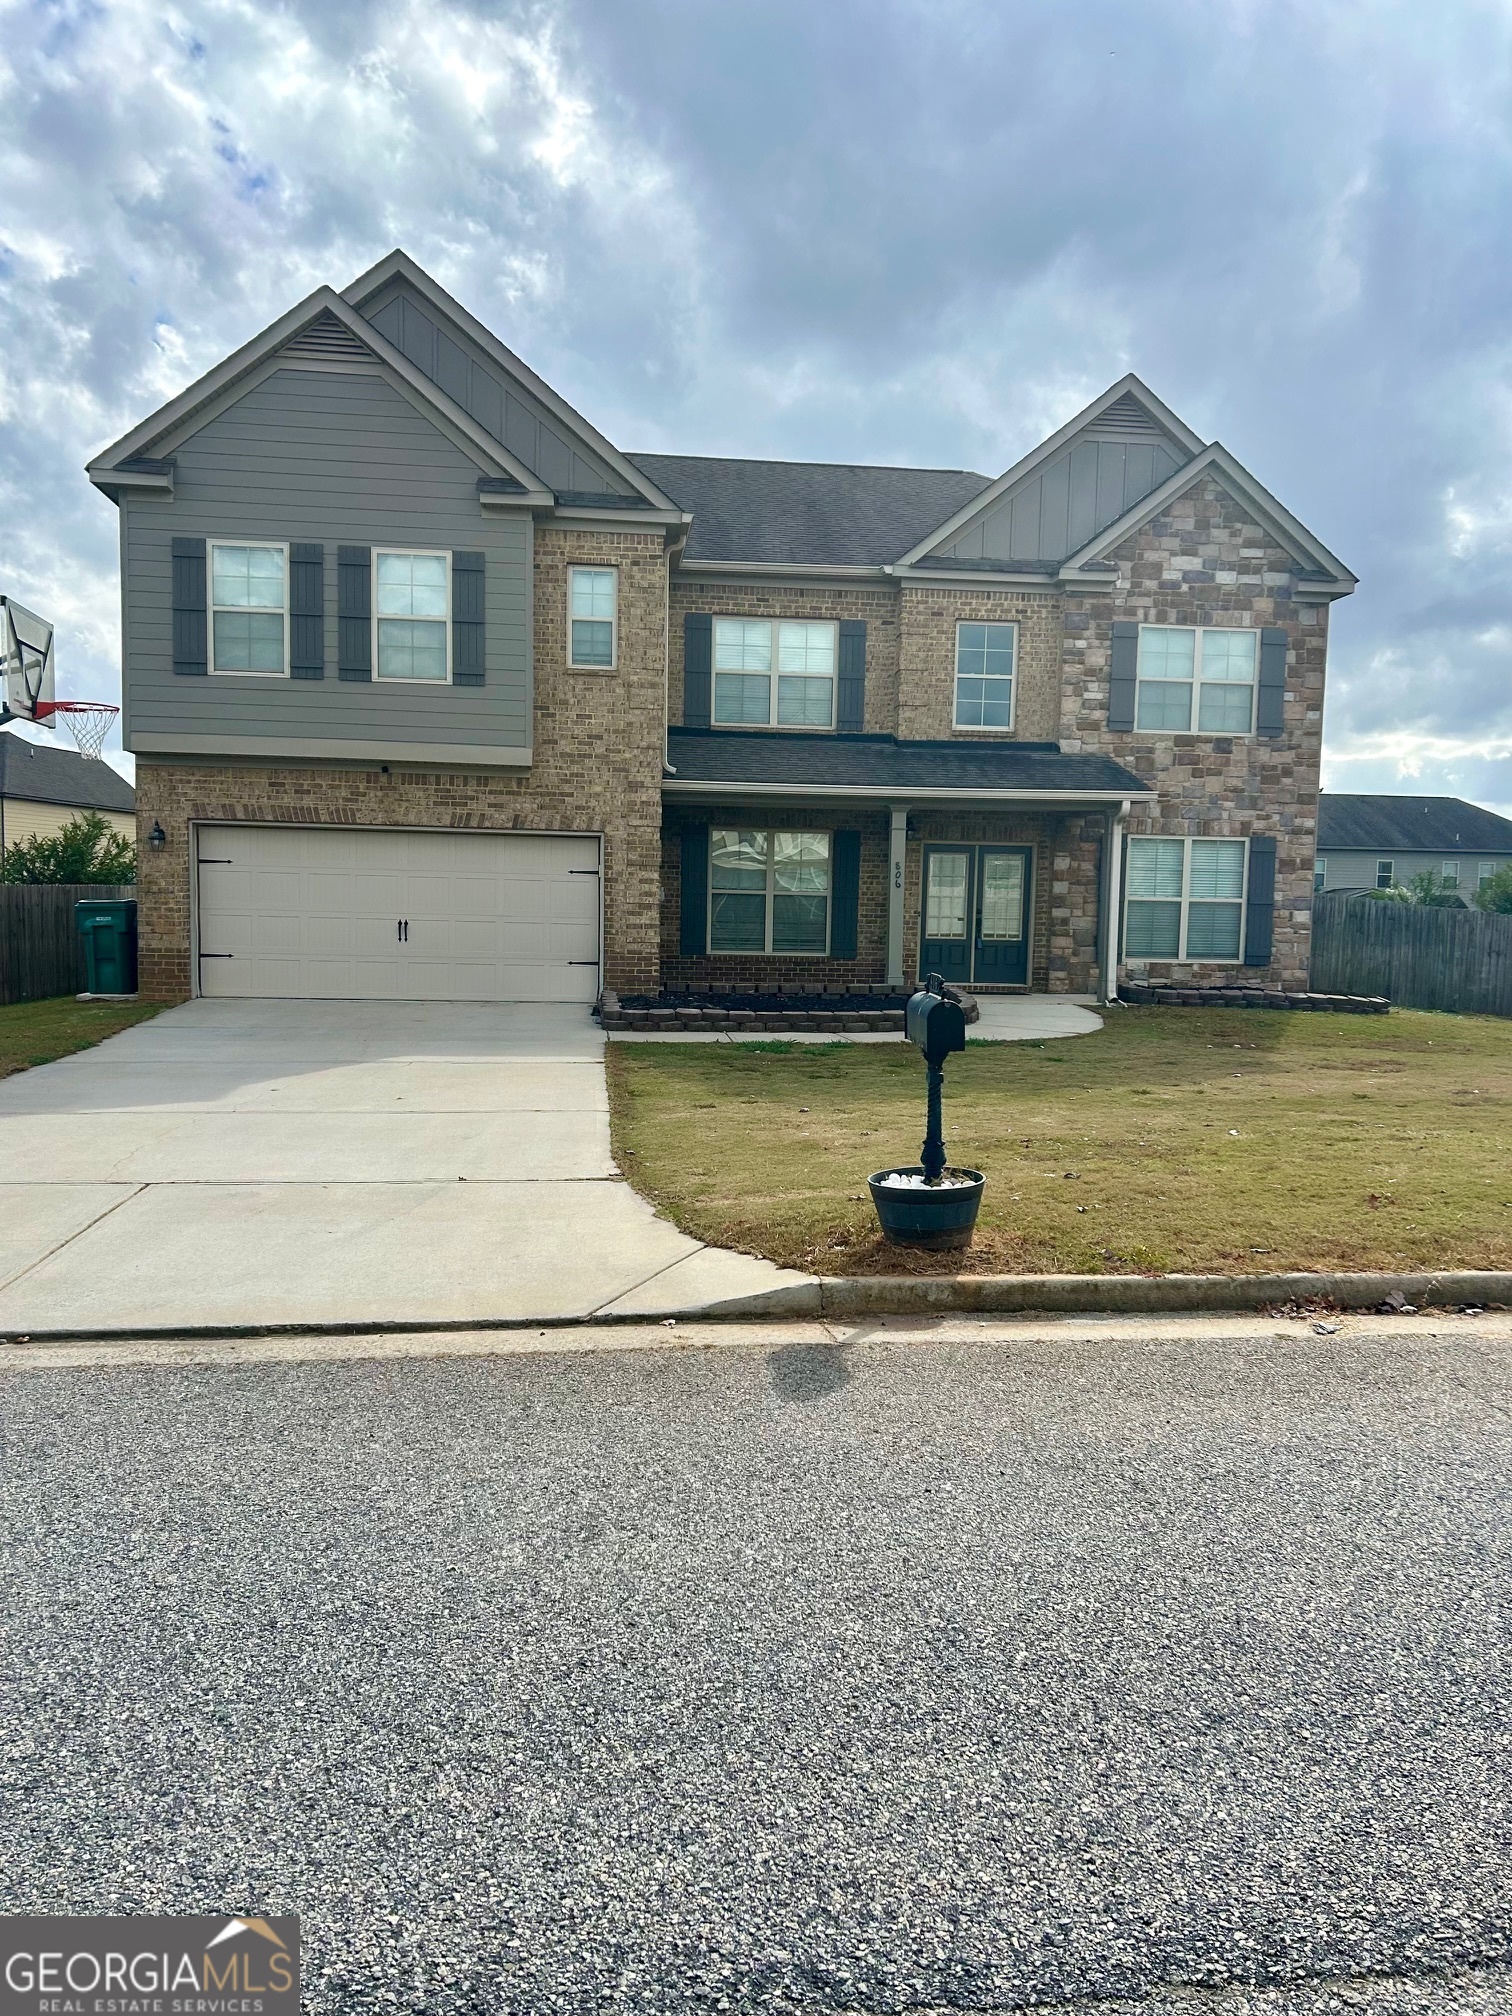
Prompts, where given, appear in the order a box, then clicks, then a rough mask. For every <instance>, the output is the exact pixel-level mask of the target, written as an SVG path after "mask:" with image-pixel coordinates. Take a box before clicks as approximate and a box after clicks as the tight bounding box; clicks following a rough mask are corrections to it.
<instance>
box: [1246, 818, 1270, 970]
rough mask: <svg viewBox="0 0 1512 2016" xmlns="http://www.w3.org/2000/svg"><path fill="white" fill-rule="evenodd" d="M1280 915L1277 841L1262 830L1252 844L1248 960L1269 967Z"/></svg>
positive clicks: (1248, 896)
mask: <svg viewBox="0 0 1512 2016" xmlns="http://www.w3.org/2000/svg"><path fill="white" fill-rule="evenodd" d="M1275 914H1276V843H1275V841H1274V839H1273V838H1272V837H1271V835H1270V834H1269V833H1258V834H1256V836H1255V837H1254V839H1253V840H1251V841H1250V843H1249V893H1248V894H1247V896H1246V897H1245V903H1244V963H1245V965H1246V966H1269V964H1270V963H1271V941H1272V937H1273V928H1272V927H1273V924H1274V919H1275Z"/></svg>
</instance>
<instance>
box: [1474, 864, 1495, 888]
mask: <svg viewBox="0 0 1512 2016" xmlns="http://www.w3.org/2000/svg"><path fill="white" fill-rule="evenodd" d="M1495 873H1496V863H1495V862H1494V861H1482V862H1481V864H1480V866H1479V867H1478V868H1477V869H1476V871H1475V886H1476V888H1477V889H1484V888H1485V886H1486V884H1487V883H1488V882H1489V881H1490V880H1491V878H1492V876H1493V875H1495Z"/></svg>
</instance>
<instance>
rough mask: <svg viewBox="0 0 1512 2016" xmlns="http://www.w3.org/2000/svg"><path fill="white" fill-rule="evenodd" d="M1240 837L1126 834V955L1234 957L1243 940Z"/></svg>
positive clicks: (1244, 848) (1244, 852)
mask: <svg viewBox="0 0 1512 2016" xmlns="http://www.w3.org/2000/svg"><path fill="white" fill-rule="evenodd" d="M1247 853H1248V847H1247V844H1246V843H1245V842H1244V841H1243V840H1130V842H1129V869H1128V875H1129V886H1128V895H1127V907H1126V910H1125V913H1124V956H1125V957H1126V958H1129V959H1189V960H1197V959H1230V960H1232V959H1237V958H1238V957H1239V954H1240V950H1241V948H1242V946H1243V942H1244V871H1245V857H1246V855H1247Z"/></svg>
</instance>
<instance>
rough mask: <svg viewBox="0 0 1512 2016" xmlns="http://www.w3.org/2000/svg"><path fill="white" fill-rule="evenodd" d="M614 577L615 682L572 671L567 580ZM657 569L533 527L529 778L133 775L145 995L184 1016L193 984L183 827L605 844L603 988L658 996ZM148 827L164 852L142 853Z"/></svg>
mask: <svg viewBox="0 0 1512 2016" xmlns="http://www.w3.org/2000/svg"><path fill="white" fill-rule="evenodd" d="M575 562H583V563H585V564H588V565H593V566H600V567H602V566H615V567H617V568H618V569H619V576H620V579H619V666H618V669H617V670H615V671H613V672H580V671H570V670H569V669H568V667H567V662H566V660H567V652H566V638H567V601H566V598H567V577H566V570H567V567H568V566H569V565H570V564H572V563H575ZM666 597H667V568H666V560H665V553H664V547H663V541H662V538H661V535H660V533H659V532H658V533H646V532H620V531H604V532H598V531H594V532H588V531H572V530H568V529H565V528H561V527H555V526H549V525H547V526H540V527H538V528H537V531H536V538H535V753H534V761H533V764H532V767H531V768H530V770H528V771H522V772H510V771H499V770H495V769H491V768H490V769H483V770H469V769H466V768H463V767H460V766H450V765H449V766H447V767H446V768H445V769H441V770H438V769H432V768H428V767H426V766H425V765H423V764H409V763H395V764H393V765H391V766H390V769H389V772H388V774H384V772H383V771H382V770H381V768H380V767H379V766H378V764H376V763H373V762H368V761H364V762H362V763H350V764H332V763H315V762H311V763H295V762H282V761H280V762H276V763H266V762H258V761H255V760H251V759H247V760H242V759H237V760H230V759H228V760H226V761H223V762H213V761H209V760H206V759H204V758H200V757H194V758H182V759H176V758H172V757H156V756H154V757H146V756H144V757H141V758H139V759H138V762H137V779H136V789H137V822H138V832H139V835H140V841H141V845H140V868H139V881H138V891H137V901H138V919H139V954H140V980H141V991H142V993H143V995H144V996H145V997H146V998H148V999H149V1000H154V1001H181V1000H183V999H185V998H186V996H187V995H188V994H189V993H190V992H191V991H192V989H191V976H190V970H189V945H190V878H191V873H192V867H191V853H190V845H189V824H190V821H191V820H211V821H217V822H221V821H224V822H228V823H237V822H243V821H250V822H256V823H280V822H286V823H289V824H292V825H348V826H425V827H458V828H476V829H478V830H486V831H494V832H507V831H511V830H520V831H524V832H532V833H601V834H602V835H603V836H604V913H605V924H604V929H605V949H604V974H603V979H604V983H605V985H607V986H610V987H614V988H616V989H618V990H619V991H620V992H622V993H632V992H640V991H642V990H647V991H651V990H654V989H655V988H656V987H657V985H658V984H659V975H658V972H657V950H658V933H657V894H658V890H657V883H658V868H659V858H660V846H659V840H658V833H659V828H660V821H661V754H662V722H663V704H664V681H663V665H664V638H665V634H666V616H667V599H666ZM154 820H156V821H159V822H160V823H161V825H162V828H163V831H164V833H165V834H166V835H167V836H168V844H167V845H166V847H164V848H163V849H162V851H161V852H154V851H153V850H152V849H151V848H150V847H149V846H148V845H147V835H148V833H149V832H150V831H151V830H152V825H153V822H154Z"/></svg>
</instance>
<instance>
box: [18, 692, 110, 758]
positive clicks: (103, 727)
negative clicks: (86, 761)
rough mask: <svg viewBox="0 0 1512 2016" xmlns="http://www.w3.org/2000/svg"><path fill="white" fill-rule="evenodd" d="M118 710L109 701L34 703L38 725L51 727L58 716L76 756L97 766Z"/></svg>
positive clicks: (42, 701) (44, 701)
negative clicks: (68, 735)
mask: <svg viewBox="0 0 1512 2016" xmlns="http://www.w3.org/2000/svg"><path fill="white" fill-rule="evenodd" d="M120 711H121V710H120V708H119V707H112V706H111V704H110V702H109V701H108V700H41V701H39V702H38V703H37V724H38V726H39V727H48V728H50V727H52V726H53V724H54V721H55V719H56V717H57V716H58V715H59V714H61V715H62V717H63V725H64V727H65V728H66V729H67V730H68V732H69V734H70V735H72V737H73V739H74V745H75V747H76V748H77V749H78V752H79V754H80V755H81V756H87V757H89V758H90V760H91V761H92V762H95V763H98V762H99V761H100V752H101V751H102V750H103V749H104V747H105V737H106V736H107V735H108V734H109V732H110V724H111V722H112V721H114V719H115V718H116V716H117V714H119V713H120Z"/></svg>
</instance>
